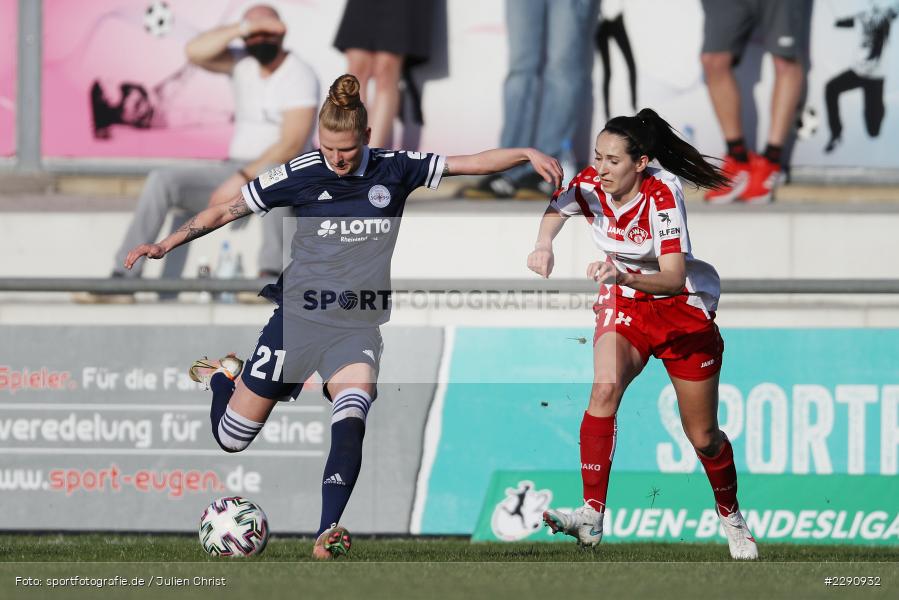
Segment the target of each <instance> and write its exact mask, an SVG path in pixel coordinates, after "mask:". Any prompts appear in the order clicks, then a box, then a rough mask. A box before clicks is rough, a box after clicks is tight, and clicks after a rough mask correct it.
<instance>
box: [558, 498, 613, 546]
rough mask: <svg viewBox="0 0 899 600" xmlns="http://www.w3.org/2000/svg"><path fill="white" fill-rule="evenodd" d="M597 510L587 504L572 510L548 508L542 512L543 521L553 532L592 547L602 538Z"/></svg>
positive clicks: (600, 516)
mask: <svg viewBox="0 0 899 600" xmlns="http://www.w3.org/2000/svg"><path fill="white" fill-rule="evenodd" d="M604 514H605V513H604V512H599V511H597V510H596V509H595V508H593V507H592V506H590V505H589V504H584V505H583V506H581V507H580V508H576V509H574V510H571V511H569V510H561V509H552V508H550V509H548V510H546V511H544V512H543V522H544V523H545V524H546V526H547V527H549V528H550V529H551V530H552V532H553V534H556V533H559V532H562V533H565V534H567V535H570V536H571V537H574V538H577V541H578V544H580V545H581V546H588V547H591V548H592V547H594V546H596V545H597V544H599V541H600V540H601V539H602V518H603V515H604Z"/></svg>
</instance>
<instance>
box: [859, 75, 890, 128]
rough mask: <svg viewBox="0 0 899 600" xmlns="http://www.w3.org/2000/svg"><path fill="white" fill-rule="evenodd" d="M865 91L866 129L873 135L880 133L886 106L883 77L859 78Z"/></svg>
mask: <svg viewBox="0 0 899 600" xmlns="http://www.w3.org/2000/svg"><path fill="white" fill-rule="evenodd" d="M859 79H860V80H861V85H862V89H863V90H864V92H865V129H866V130H867V131H868V135H870V136H871V137H877V136H878V135H880V126H881V125H883V116H884V115H885V114H886V107H885V106H884V104H883V78H882V77H880V78H874V79H870V78H865V77H861V78H859Z"/></svg>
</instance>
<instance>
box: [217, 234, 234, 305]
mask: <svg viewBox="0 0 899 600" xmlns="http://www.w3.org/2000/svg"><path fill="white" fill-rule="evenodd" d="M238 262H239V261H238V258H237V255H236V254H235V253H234V251H233V250H232V249H231V244H230V242H228V240H225V241H224V242H222V249H221V251H220V252H219V261H218V265H217V267H216V269H215V277H216V279H235V278H236V277H237V270H238ZM218 301H219V302H224V303H226V304H233V303H234V302H236V301H237V297H236V296H235V295H234V292H222V293H220V294H219V295H218Z"/></svg>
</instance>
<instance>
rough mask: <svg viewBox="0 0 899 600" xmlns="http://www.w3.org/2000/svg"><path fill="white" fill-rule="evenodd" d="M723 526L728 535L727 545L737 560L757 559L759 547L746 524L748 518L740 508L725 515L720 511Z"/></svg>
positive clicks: (719, 516)
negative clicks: (744, 516)
mask: <svg viewBox="0 0 899 600" xmlns="http://www.w3.org/2000/svg"><path fill="white" fill-rule="evenodd" d="M718 518H719V519H721V527H722V528H723V529H724V534H725V535H726V536H727V545H728V547H729V548H730V556H731V558H733V559H736V560H756V559H757V558H758V557H759V548H758V546H757V545H756V543H755V538H754V537H752V532H751V531H749V526H748V525H746V520H745V519H744V518H743V515H742V514H741V513H740V511H739V510H737V511H734V512H732V513H730V514H729V515H727V516H726V517H725V516H723V515H722V514H721V513H720V512H719V513H718Z"/></svg>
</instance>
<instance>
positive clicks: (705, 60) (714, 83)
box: [700, 52, 743, 141]
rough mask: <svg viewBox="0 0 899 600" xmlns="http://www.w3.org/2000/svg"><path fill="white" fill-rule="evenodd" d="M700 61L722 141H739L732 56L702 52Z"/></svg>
mask: <svg viewBox="0 0 899 600" xmlns="http://www.w3.org/2000/svg"><path fill="white" fill-rule="evenodd" d="M700 60H701V61H702V70H703V73H705V83H706V86H707V87H708V90H709V98H711V100H712V108H714V109H715V116H716V117H718V124H719V125H720V126H721V132H722V133H723V134H724V139H725V140H728V141H730V140H737V139H741V138H742V137H743V125H742V123H741V122H740V88H739V86H738V85H737V78H736V77H734V72H733V68H732V65H733V62H734V55H733V54H732V53H730V52H703V53H702V55H701V57H700Z"/></svg>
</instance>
